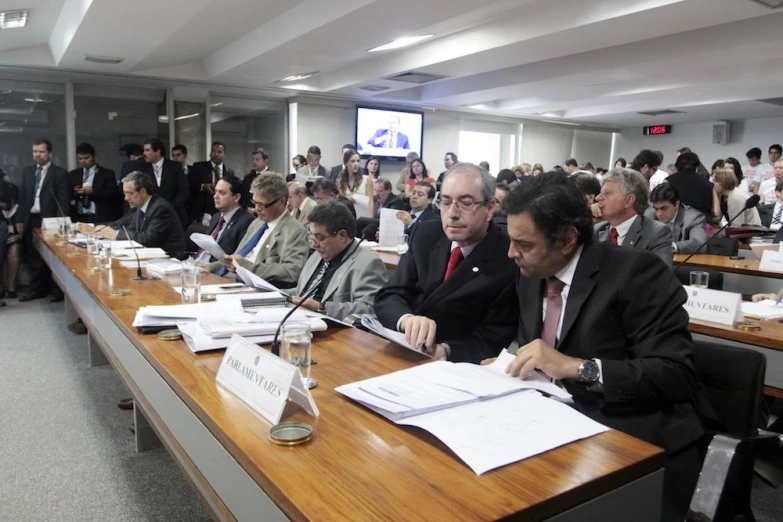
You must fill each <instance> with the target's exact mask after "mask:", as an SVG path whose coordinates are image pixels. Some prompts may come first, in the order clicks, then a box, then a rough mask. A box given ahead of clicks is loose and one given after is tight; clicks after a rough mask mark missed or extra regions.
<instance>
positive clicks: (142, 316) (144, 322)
mask: <svg viewBox="0 0 783 522" xmlns="http://www.w3.org/2000/svg"><path fill="white" fill-rule="evenodd" d="M243 314H244V312H242V305H241V304H240V303H239V302H238V301H235V302H231V301H229V302H225V303H199V304H183V305H167V306H143V307H141V308H139V310H138V312H136V318H135V319H134V320H133V326H139V327H141V326H171V327H172V328H173V327H174V325H176V324H177V322H178V321H192V320H197V319H201V318H207V317H221V316H237V317H240V316H242V315H243Z"/></svg>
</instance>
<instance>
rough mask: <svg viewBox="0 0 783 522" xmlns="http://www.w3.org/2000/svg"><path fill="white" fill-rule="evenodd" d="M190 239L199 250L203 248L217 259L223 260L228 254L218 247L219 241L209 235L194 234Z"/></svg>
mask: <svg viewBox="0 0 783 522" xmlns="http://www.w3.org/2000/svg"><path fill="white" fill-rule="evenodd" d="M190 239H191V241H193V242H194V243H195V244H196V245H198V247H199V248H203V249H204V250H206V251H207V252H209V254H210V255H211V256H213V257H214V258H215V259H222V258H223V256H224V255H226V253H225V252H223V249H222V248H220V245H218V243H217V241H215V238H214V237H212V236H210V235H209V234H198V233H196V232H194V233H192V234H190Z"/></svg>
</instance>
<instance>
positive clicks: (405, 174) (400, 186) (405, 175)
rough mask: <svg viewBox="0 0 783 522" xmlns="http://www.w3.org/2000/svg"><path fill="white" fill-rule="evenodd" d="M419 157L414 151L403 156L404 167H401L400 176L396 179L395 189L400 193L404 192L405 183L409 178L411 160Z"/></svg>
mask: <svg viewBox="0 0 783 522" xmlns="http://www.w3.org/2000/svg"><path fill="white" fill-rule="evenodd" d="M415 159H419V154H418V153H416V152H409V153H408V155H407V156H405V162H406V163H405V168H404V169H402V172H400V177H399V179H398V180H397V191H399V193H400V194H405V185H406V184H407V183H408V180H409V179H411V165H413V160H415Z"/></svg>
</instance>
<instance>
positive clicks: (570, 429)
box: [398, 393, 609, 475]
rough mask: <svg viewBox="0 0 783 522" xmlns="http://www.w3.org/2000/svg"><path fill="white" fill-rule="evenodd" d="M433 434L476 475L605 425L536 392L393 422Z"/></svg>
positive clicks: (556, 445)
mask: <svg viewBox="0 0 783 522" xmlns="http://www.w3.org/2000/svg"><path fill="white" fill-rule="evenodd" d="M398 424H404V425H407V426H417V427H419V428H422V429H425V430H427V431H429V432H430V433H432V434H433V435H435V436H436V437H438V438H439V439H440V440H441V441H443V443H444V444H446V445H447V446H448V447H449V449H451V450H452V451H453V452H454V453H456V455H457V456H458V457H459V458H460V459H462V461H463V462H465V464H467V465H468V467H470V469H472V470H473V471H474V472H475V473H476V474H477V475H481V474H483V473H486V472H487V471H490V470H492V469H495V468H499V467H501V466H505V465H507V464H511V463H513V462H517V461H520V460H523V459H526V458H529V457H532V456H534V455H538V454H540V453H544V452H546V451H549V450H551V449H554V448H557V447H559V446H563V445H565V444H568V443H570V442H574V441H577V440H580V439H584V438H587V437H592V436H593V435H597V434H599V433H603V432H605V431H608V430H609V428H607V427H606V426H603V425H601V424H599V423H597V422H595V421H594V420H592V419H590V418H588V417H586V416H584V415H582V414H581V413H579V412H578V411H576V410H575V409H573V408H571V407H570V406H567V405H565V404H562V403H560V402H557V401H553V400H551V399H547V398H545V397H542V396H540V395H538V394H537V393H515V394H513V395H507V396H503V397H499V398H496V399H492V400H489V401H482V402H474V403H472V404H466V405H463V406H459V407H456V408H450V409H445V410H439V411H434V412H432V413H427V414H424V415H417V416H415V417H409V418H406V419H404V420H400V421H398Z"/></svg>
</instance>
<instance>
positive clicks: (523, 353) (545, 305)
mask: <svg viewBox="0 0 783 522" xmlns="http://www.w3.org/2000/svg"><path fill="white" fill-rule="evenodd" d="M504 207H505V209H506V212H507V213H508V235H509V237H510V239H511V247H510V249H509V252H508V255H509V256H510V257H511V258H512V259H513V260H514V262H515V263H516V264H517V266H518V267H519V276H518V278H517V284H516V287H517V294H518V299H519V304H520V310H521V313H520V317H519V330H518V337H517V341H518V343H519V349H518V350H517V355H516V359H515V361H514V362H513V363H512V364H510V365H509V367H508V368H507V370H506V371H507V373H509V374H511V375H522V376H526V375H527V374H528V373H529V372H530V371H533V370H540V371H541V372H543V373H544V374H546V375H548V376H549V377H552V378H553V379H557V380H558V381H560V382H561V383H562V385H563V386H564V387H565V388H566V390H568V392H569V393H570V394H571V395H572V396H573V400H574V407H575V408H576V409H577V410H579V411H580V412H582V413H584V414H585V415H587V416H588V417H590V418H592V419H594V420H596V421H597V422H600V423H601V424H604V425H606V426H609V427H611V428H614V429H616V430H619V431H622V432H625V433H628V434H630V435H633V436H634V437H638V438H640V439H642V440H645V441H647V442H650V443H652V444H656V445H658V446H661V447H663V448H664V449H665V450H666V453H667V457H668V459H667V462H666V468H665V471H664V505H663V509H664V511H663V514H664V516H663V517H662V520H683V519H684V518H685V513H686V511H687V508H688V505H689V502H690V497H691V494H692V493H693V488H694V486H695V484H696V479H697V478H698V474H699V469H700V467H701V445H702V443H703V438H704V435H705V430H704V428H703V426H702V422H701V418H700V415H699V413H698V412H700V411H701V408H700V405H701V404H704V403H702V402H701V398H700V395H699V393H698V391H697V382H696V374H695V371H694V367H693V362H692V358H693V343H692V340H691V336H690V333H689V332H688V313H687V312H686V311H685V310H684V309H683V306H682V305H683V304H684V303H685V301H686V299H687V296H686V292H685V290H684V289H683V288H682V285H681V284H680V283H679V281H678V280H677V278H676V277H675V276H674V274H673V273H672V271H671V270H670V268H669V267H668V266H667V265H666V263H663V262H661V260H660V259H659V258H658V257H657V256H655V255H652V254H651V253H650V252H647V251H645V250H643V249H639V248H618V247H616V246H615V245H612V244H610V243H603V242H597V241H595V240H594V237H593V231H592V226H593V225H592V215H591V212H590V210H589V208H588V206H587V203H586V202H585V199H584V197H583V196H582V193H581V191H580V189H579V187H578V186H577V185H576V183H575V182H574V181H573V180H571V179H569V177H568V176H567V175H565V174H561V173H552V172H550V173H546V174H542V175H541V176H538V177H536V178H533V179H532V180H531V181H530V182H529V183H525V184H524V185H522V186H520V187H518V188H516V189H514V190H513V191H512V192H511V193H510V194H509V196H508V197H507V198H506V200H505V202H504Z"/></svg>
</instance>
